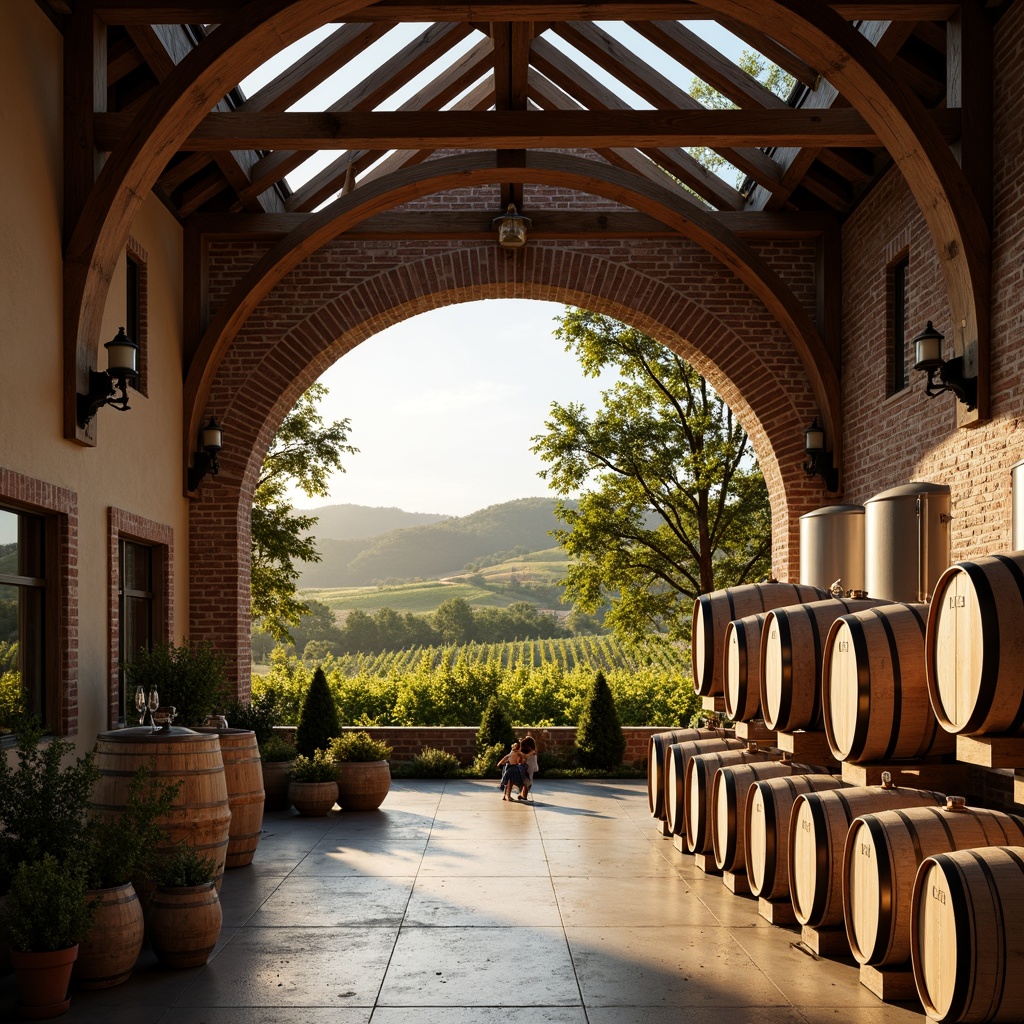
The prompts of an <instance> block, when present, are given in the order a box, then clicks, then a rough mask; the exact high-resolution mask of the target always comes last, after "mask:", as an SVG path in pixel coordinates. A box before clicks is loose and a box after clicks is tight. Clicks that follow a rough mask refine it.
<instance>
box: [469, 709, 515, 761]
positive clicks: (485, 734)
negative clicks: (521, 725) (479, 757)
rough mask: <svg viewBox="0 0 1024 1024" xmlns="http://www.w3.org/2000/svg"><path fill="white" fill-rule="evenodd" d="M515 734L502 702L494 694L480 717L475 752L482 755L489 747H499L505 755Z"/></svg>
mask: <svg viewBox="0 0 1024 1024" xmlns="http://www.w3.org/2000/svg"><path fill="white" fill-rule="evenodd" d="M515 738H516V734H515V731H514V730H513V728H512V723H511V722H510V721H509V720H508V714H507V713H506V711H505V703H504V701H503V700H502V699H501V698H500V697H499V696H498V695H497V694H494V695H493V696H492V697H491V699H490V700H489V701H488V702H487V707H485V708H484V713H483V715H481V717H480V728H479V729H478V730H477V733H476V752H477V753H478V754H483V753H484V752H485V751H487V750H489V749H490V748H491V747H495V746H500V747H502V749H503V751H504V752H505V753H508V749H509V747H511V746H512V744H513V742H515Z"/></svg>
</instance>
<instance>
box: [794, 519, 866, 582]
mask: <svg viewBox="0 0 1024 1024" xmlns="http://www.w3.org/2000/svg"><path fill="white" fill-rule="evenodd" d="M837 580H839V581H840V586H841V588H842V589H843V591H844V592H849V591H853V590H864V506H863V505H827V506H826V507H825V508H818V509H815V510H814V511H813V512H808V513H807V514H806V515H803V516H801V517H800V582H801V583H803V584H805V585H807V586H811V587H820V588H821V589H822V590H826V591H827V590H828V589H829V587H831V586H832V584H833V583H835V582H836V581H837Z"/></svg>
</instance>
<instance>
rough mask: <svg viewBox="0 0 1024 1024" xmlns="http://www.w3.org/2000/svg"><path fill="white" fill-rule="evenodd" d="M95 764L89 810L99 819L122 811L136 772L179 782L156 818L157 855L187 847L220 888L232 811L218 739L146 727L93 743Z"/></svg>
mask: <svg viewBox="0 0 1024 1024" xmlns="http://www.w3.org/2000/svg"><path fill="white" fill-rule="evenodd" d="M95 764H96V767H97V769H99V773H100V777H99V779H98V780H97V782H96V784H95V785H94V786H93V793H92V802H91V805H90V806H91V807H92V809H93V811H95V812H98V813H101V814H118V813H120V812H121V811H122V810H123V809H124V807H125V805H126V803H127V800H128V793H129V788H130V786H131V782H132V779H133V778H134V777H135V773H136V772H137V771H138V770H139V769H140V768H146V769H148V770H149V772H150V775H151V777H152V778H153V779H155V780H156V781H157V782H161V783H180V788H179V790H178V795H177V796H176V797H175V799H174V802H173V804H172V805H171V809H170V811H169V812H168V813H167V814H166V815H163V816H162V817H160V818H158V819H157V824H158V825H159V826H160V829H161V832H162V833H163V836H164V841H163V842H162V843H161V844H160V846H159V847H158V849H157V853H158V854H160V853H166V854H169V853H170V852H171V851H172V850H173V849H174V848H175V846H177V845H178V844H179V843H183V842H184V843H187V844H188V845H189V846H191V847H193V848H194V849H195V850H196V851H197V852H198V853H199V854H200V855H201V856H204V857H207V858H210V859H212V860H213V862H214V865H215V871H216V881H217V883H218V885H219V884H220V881H221V879H222V877H223V874H224V862H225V860H226V859H227V849H228V835H229V830H230V825H231V808H230V805H229V803H228V789H227V782H226V780H225V776H224V758H223V756H222V755H221V750H220V739H219V737H218V736H216V735H211V734H209V733H205V734H204V733H198V732H194V731H193V730H191V729H184V728H181V727H179V726H170V727H167V728H166V729H161V730H159V731H157V732H153V731H152V730H151V729H148V728H144V727H143V728H133V729H118V730H114V731H111V732H103V733H100V734H99V736H98V737H97V738H96V748H95ZM149 888H151V886H150V887H149ZM143 894H144V889H140V891H139V895H140V896H143ZM147 894H148V893H147Z"/></svg>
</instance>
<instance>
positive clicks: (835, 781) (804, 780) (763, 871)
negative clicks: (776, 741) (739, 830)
mask: <svg viewBox="0 0 1024 1024" xmlns="http://www.w3.org/2000/svg"><path fill="white" fill-rule="evenodd" d="M842 786H843V780H842V778H841V777H840V776H839V775H825V774H821V775H798V776H792V777H788V778H787V777H783V778H778V779H763V780H761V781H759V782H755V783H754V784H753V785H752V786H750V788H749V789H748V790H747V799H746V803H745V805H744V809H743V818H744V829H743V860H744V862H745V863H746V868H747V882H748V883H749V885H750V891H751V892H752V893H753V894H754V895H755V896H760V897H762V898H763V899H766V900H780V899H785V898H787V897H788V896H789V823H790V812H791V811H792V810H793V804H794V802H795V801H796V798H797V797H798V796H800V794H801V793H814V792H818V791H824V790H828V789H840V788H842Z"/></svg>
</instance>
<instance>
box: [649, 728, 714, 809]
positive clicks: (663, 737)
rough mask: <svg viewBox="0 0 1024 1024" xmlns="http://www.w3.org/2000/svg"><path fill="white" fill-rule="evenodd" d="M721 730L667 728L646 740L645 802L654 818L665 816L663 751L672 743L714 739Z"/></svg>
mask: <svg viewBox="0 0 1024 1024" xmlns="http://www.w3.org/2000/svg"><path fill="white" fill-rule="evenodd" d="M720 734H721V730H718V731H716V730H714V729H667V730H666V731H665V732H656V733H654V734H653V735H652V736H651V737H650V739H648V741H647V804H648V806H649V807H650V809H651V815H652V817H655V818H661V819H664V817H665V751H666V750H667V749H668V748H669V747H670V746H671V745H672V744H673V743H683V742H685V741H686V740H706V739H714V738H715V737H716V736H718V735H720Z"/></svg>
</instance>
